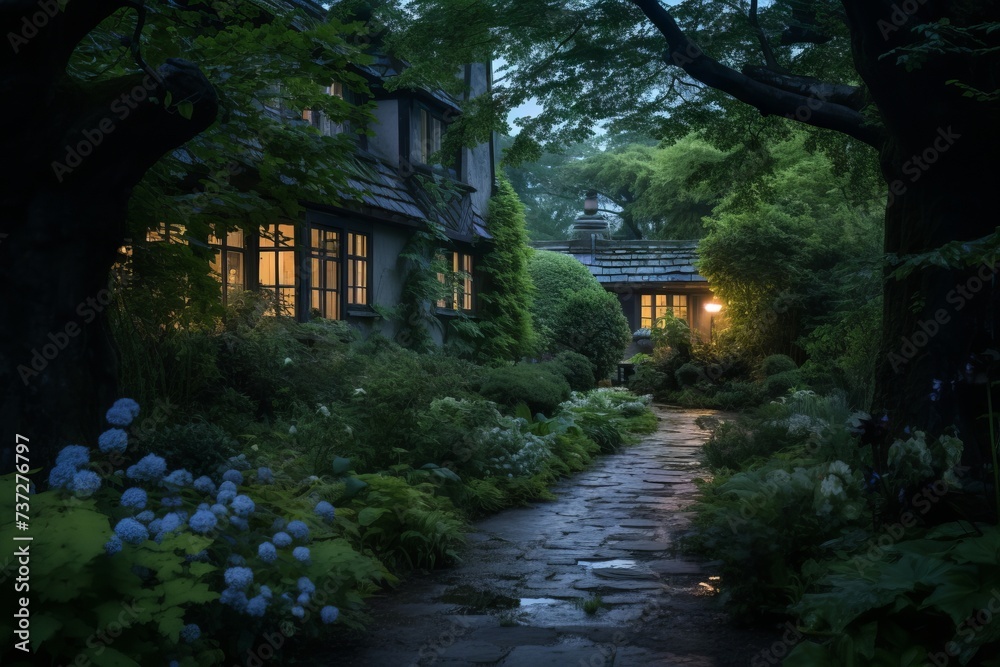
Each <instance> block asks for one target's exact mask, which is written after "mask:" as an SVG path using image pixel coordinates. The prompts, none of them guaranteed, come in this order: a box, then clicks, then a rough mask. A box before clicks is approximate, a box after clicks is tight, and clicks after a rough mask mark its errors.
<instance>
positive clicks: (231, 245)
mask: <svg viewBox="0 0 1000 667" xmlns="http://www.w3.org/2000/svg"><path fill="white" fill-rule="evenodd" d="M208 244H209V245H210V246H212V249H213V250H214V251H215V252H214V255H213V257H212V263H211V265H210V266H211V268H212V273H213V274H215V276H216V277H217V278H218V279H219V281H220V282H223V283H224V284H225V289H224V290H222V303H223V305H225V304H227V303H228V302H229V295H231V294H233V293H234V292H238V291H240V290H243V289H245V288H246V246H245V244H244V239H243V231H242V230H239V229H237V230H234V231H231V232H228V233H227V234H226V239H225V241H223V240H222V239H220V238H219V237H217V236H215V235H214V234H212V235H209V237H208Z"/></svg>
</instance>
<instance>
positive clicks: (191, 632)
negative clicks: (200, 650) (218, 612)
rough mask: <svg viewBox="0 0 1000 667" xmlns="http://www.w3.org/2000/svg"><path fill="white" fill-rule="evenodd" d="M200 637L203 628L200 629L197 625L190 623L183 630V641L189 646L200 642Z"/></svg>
mask: <svg viewBox="0 0 1000 667" xmlns="http://www.w3.org/2000/svg"><path fill="white" fill-rule="evenodd" d="M199 637H201V628H199V627H198V624H197V623H188V624H187V625H185V626H184V627H183V628H181V639H183V640H184V641H185V642H187V643H188V644H190V643H191V642H195V641H198V638H199Z"/></svg>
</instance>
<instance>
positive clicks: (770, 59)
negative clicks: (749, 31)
mask: <svg viewBox="0 0 1000 667" xmlns="http://www.w3.org/2000/svg"><path fill="white" fill-rule="evenodd" d="M747 20H748V21H749V22H750V26H751V27H752V28H753V29H754V32H756V33H757V40H758V41H759V42H760V50H761V53H763V54H764V62H765V63H766V64H767V67H768V69H770V70H772V71H775V72H784V71H785V69H784V68H783V67H781V66H780V65H778V59H777V58H775V57H774V51H773V50H772V49H771V42H769V41H768V39H767V35H765V34H764V29H763V28H761V27H760V21H759V20H758V19H757V0H750V13H749V14H748V15H747Z"/></svg>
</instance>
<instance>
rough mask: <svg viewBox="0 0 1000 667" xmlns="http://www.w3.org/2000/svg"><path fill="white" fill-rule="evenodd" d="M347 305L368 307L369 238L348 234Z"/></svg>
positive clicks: (352, 233)
mask: <svg viewBox="0 0 1000 667" xmlns="http://www.w3.org/2000/svg"><path fill="white" fill-rule="evenodd" d="M347 303H349V304H351V305H355V306H367V305H368V237H367V236H365V235H364V234H355V233H354V232H348V233H347Z"/></svg>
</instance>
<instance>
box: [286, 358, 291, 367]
mask: <svg viewBox="0 0 1000 667" xmlns="http://www.w3.org/2000/svg"><path fill="white" fill-rule="evenodd" d="M290 363H292V358H291V357H285V365H286V366H287V365H288V364H290Z"/></svg>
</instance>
